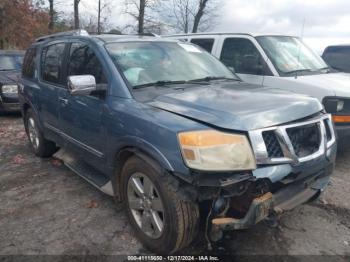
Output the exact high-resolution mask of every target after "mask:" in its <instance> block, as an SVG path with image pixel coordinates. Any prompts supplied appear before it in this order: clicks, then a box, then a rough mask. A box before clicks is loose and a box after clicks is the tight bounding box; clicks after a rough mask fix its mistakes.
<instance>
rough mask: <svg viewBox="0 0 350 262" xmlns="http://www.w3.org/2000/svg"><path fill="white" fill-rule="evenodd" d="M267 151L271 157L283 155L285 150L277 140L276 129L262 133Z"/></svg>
mask: <svg viewBox="0 0 350 262" xmlns="http://www.w3.org/2000/svg"><path fill="white" fill-rule="evenodd" d="M262 136H263V139H264V142H265V145H266V149H267V153H268V156H269V157H270V158H275V157H283V152H282V149H281V146H280V143H279V142H278V140H277V137H276V134H275V132H274V131H264V132H263V133H262Z"/></svg>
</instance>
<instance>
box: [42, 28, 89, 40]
mask: <svg viewBox="0 0 350 262" xmlns="http://www.w3.org/2000/svg"><path fill="white" fill-rule="evenodd" d="M78 35H80V36H89V33H88V32H87V31H86V30H83V29H79V30H73V31H66V32H60V33H56V34H52V35H46V36H42V37H39V38H37V39H36V40H35V42H42V41H45V40H47V39H53V38H56V37H62V36H78Z"/></svg>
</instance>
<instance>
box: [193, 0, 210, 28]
mask: <svg viewBox="0 0 350 262" xmlns="http://www.w3.org/2000/svg"><path fill="white" fill-rule="evenodd" d="M208 1H209V0H199V1H198V9H197V12H196V14H195V15H194V21H193V29H192V33H197V31H198V26H199V23H200V21H201V19H202V17H203V15H204V11H205V9H206V7H207V4H208Z"/></svg>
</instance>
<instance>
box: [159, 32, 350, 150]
mask: <svg viewBox="0 0 350 262" xmlns="http://www.w3.org/2000/svg"><path fill="white" fill-rule="evenodd" d="M164 37H166V38H171V39H178V40H181V41H185V42H186V41H189V42H191V43H194V44H197V45H199V46H201V47H203V48H204V49H205V50H207V51H208V52H210V53H212V54H213V55H214V56H216V57H217V58H219V59H220V60H221V61H222V62H223V63H224V64H225V65H226V66H228V67H229V68H231V70H234V71H235V72H236V73H237V75H238V76H239V77H240V78H241V79H242V80H243V81H245V82H247V83H251V84H256V85H265V86H269V87H275V88H281V89H285V90H289V91H290V92H294V93H298V94H304V95H309V96H312V97H315V98H317V99H318V100H319V101H320V102H321V103H322V104H323V105H324V107H325V109H326V111H327V113H330V114H332V118H333V121H334V123H335V128H336V131H337V136H338V140H339V142H338V146H339V148H340V149H341V150H345V149H348V148H349V146H350V74H346V73H342V72H338V71H336V70H333V69H332V68H331V67H329V66H328V65H327V64H326V63H325V62H324V61H323V60H322V58H321V57H320V56H319V55H317V54H316V53H314V52H313V51H312V50H311V49H310V48H309V47H308V46H306V45H305V44H304V43H303V41H302V40H301V39H300V38H299V37H294V36H286V35H268V34H266V35H264V34H250V33H199V34H180V35H169V36H164Z"/></svg>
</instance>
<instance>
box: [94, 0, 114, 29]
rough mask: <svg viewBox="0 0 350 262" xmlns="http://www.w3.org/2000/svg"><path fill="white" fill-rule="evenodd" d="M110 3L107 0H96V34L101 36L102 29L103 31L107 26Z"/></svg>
mask: <svg viewBox="0 0 350 262" xmlns="http://www.w3.org/2000/svg"><path fill="white" fill-rule="evenodd" d="M111 5H112V2H111V1H108V0H98V9H97V33H98V34H101V32H102V31H103V29H104V30H105V29H106V27H108V25H107V20H108V17H109V15H110V12H111Z"/></svg>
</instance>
